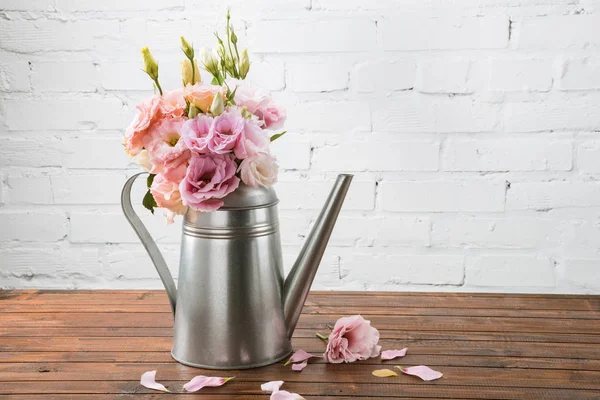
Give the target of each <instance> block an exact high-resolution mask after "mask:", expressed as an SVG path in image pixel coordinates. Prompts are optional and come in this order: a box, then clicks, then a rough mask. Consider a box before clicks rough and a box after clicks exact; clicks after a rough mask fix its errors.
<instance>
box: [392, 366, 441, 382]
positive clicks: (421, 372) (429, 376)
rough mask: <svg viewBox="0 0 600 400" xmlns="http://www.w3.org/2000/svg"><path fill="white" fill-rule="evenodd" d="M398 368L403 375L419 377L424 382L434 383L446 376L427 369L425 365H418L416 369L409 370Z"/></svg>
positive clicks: (408, 368) (409, 368)
mask: <svg viewBox="0 0 600 400" xmlns="http://www.w3.org/2000/svg"><path fill="white" fill-rule="evenodd" d="M396 368H398V369H399V370H400V371H401V372H402V373H403V374H407V375H414V376H418V377H419V378H421V379H423V380H424V381H434V380H436V379H440V378H441V377H442V376H444V374H442V373H441V372H439V371H435V370H433V369H431V368H429V367H426V366H425V365H417V366H416V367H407V368H402V367H396Z"/></svg>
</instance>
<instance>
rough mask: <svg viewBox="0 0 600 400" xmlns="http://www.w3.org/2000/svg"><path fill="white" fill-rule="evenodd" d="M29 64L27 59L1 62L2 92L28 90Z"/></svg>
mask: <svg viewBox="0 0 600 400" xmlns="http://www.w3.org/2000/svg"><path fill="white" fill-rule="evenodd" d="M30 86H31V85H30V83H29V64H28V63H27V62H26V61H16V60H15V61H11V62H10V63H7V64H0V92H28V91H30V90H31V87H30Z"/></svg>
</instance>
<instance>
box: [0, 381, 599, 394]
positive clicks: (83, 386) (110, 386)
mask: <svg viewBox="0 0 600 400" xmlns="http://www.w3.org/2000/svg"><path fill="white" fill-rule="evenodd" d="M406 378H409V377H406ZM398 380H399V382H401V383H388V384H385V385H381V384H361V383H351V384H339V383H319V384H314V385H307V384H306V383H305V382H289V383H288V382H286V384H285V389H286V390H288V391H290V392H296V393H300V394H302V395H303V396H323V397H325V396H332V397H334V396H338V398H344V397H346V398H347V397H360V398H363V397H367V398H368V397H370V396H371V397H378V398H396V399H398V398H407V397H408V398H410V397H418V398H430V399H440V398H449V399H481V400H485V399H507V400H513V399H514V400H522V399H532V400H599V399H600V394H599V393H598V391H596V390H573V389H549V388H529V387H488V386H486V385H485V382H480V384H479V385H478V386H475V387H472V386H448V385H444V384H441V383H439V381H436V382H429V383H425V384H415V383H414V380H413V381H410V382H409V381H405V380H404V379H398ZM160 381H161V383H163V384H164V385H165V386H167V387H168V388H171V389H173V390H174V391H175V390H177V391H180V390H181V387H182V384H183V383H184V382H183V381H168V380H160ZM261 383H262V381H257V382H245V381H241V380H236V379H234V380H232V381H230V382H228V383H227V384H226V385H225V386H222V387H219V388H204V389H202V392H201V394H199V393H197V394H195V395H196V396H202V398H206V397H205V396H210V395H226V394H228V395H229V396H232V395H235V396H236V397H235V398H238V397H237V396H240V395H260V396H262V397H261V398H262V399H266V398H267V397H266V395H265V394H264V393H262V392H261V390H260V384H261ZM0 393H4V394H13V393H14V394H44V393H53V394H62V393H65V394H69V393H70V394H75V393H85V394H95V393H99V394H102V393H105V394H138V393H143V394H146V393H147V394H154V395H155V396H156V398H159V397H158V396H160V398H163V397H165V396H166V395H165V394H162V393H158V394H157V393H156V392H155V391H151V390H149V389H145V388H143V387H141V386H140V385H139V383H138V381H106V382H102V381H74V382H69V384H68V385H65V383H64V382H61V381H37V382H29V381H26V382H19V381H17V382H0ZM188 398H189V396H188Z"/></svg>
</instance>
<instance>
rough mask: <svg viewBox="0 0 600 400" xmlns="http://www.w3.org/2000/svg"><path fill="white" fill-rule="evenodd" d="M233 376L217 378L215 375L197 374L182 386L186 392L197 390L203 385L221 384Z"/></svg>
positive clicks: (213, 385) (215, 385)
mask: <svg viewBox="0 0 600 400" xmlns="http://www.w3.org/2000/svg"><path fill="white" fill-rule="evenodd" d="M231 379H233V378H219V377H216V376H204V375H198V376H195V377H193V378H192V380H191V381H189V382H188V383H186V384H185V385H183V388H184V389H185V390H186V391H188V392H197V391H198V390H200V389H202V388H203V387H207V386H209V387H217V386H223V385H224V384H225V383H226V382H227V381H230V380H231Z"/></svg>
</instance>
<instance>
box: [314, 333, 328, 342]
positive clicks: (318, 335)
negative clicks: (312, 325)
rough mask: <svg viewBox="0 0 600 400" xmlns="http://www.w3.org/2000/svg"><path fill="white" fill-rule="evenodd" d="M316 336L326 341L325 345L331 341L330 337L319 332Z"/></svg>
mask: <svg viewBox="0 0 600 400" xmlns="http://www.w3.org/2000/svg"><path fill="white" fill-rule="evenodd" d="M315 336H316V337H318V338H319V339H321V340H322V341H324V342H325V343H327V341H328V340H329V336H325V335H321V334H320V333H318V332H317V333H316V334H315Z"/></svg>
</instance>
